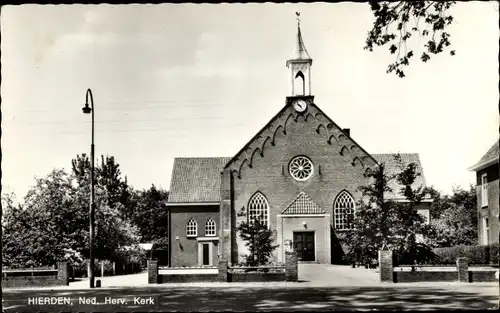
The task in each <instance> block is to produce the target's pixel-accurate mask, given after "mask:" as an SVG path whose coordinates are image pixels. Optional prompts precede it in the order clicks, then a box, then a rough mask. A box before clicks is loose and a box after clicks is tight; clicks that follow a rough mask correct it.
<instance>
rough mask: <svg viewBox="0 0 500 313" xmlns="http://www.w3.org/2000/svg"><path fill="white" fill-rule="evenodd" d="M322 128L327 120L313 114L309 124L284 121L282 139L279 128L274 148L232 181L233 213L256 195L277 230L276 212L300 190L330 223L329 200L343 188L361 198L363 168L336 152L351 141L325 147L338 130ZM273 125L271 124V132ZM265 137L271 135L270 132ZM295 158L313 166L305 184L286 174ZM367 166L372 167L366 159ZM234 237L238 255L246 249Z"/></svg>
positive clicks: (268, 148)
mask: <svg viewBox="0 0 500 313" xmlns="http://www.w3.org/2000/svg"><path fill="white" fill-rule="evenodd" d="M291 112H292V109H291V108H289V109H287V110H286V111H285V112H284V116H286V115H287V114H289V113H291ZM313 114H314V112H313ZM320 124H325V126H326V124H327V122H326V121H324V120H318V119H316V118H314V117H312V115H309V116H308V119H307V121H305V119H304V117H299V118H298V120H297V122H296V121H295V120H294V119H293V118H291V119H290V120H289V121H288V122H287V123H286V135H285V134H283V132H282V130H278V132H277V133H276V137H275V145H274V146H272V145H271V144H269V142H267V143H266V144H265V145H264V148H263V149H262V155H263V156H261V155H260V153H259V152H258V151H257V152H256V153H255V156H254V157H253V158H252V161H251V163H252V167H251V168H250V167H249V166H248V165H247V164H243V166H242V167H241V171H240V175H241V178H238V177H235V178H234V207H233V209H234V210H235V212H236V213H237V212H239V210H240V209H241V208H242V207H245V208H247V206H248V202H249V200H250V198H251V197H252V196H253V195H254V194H255V193H256V192H257V191H260V192H262V193H263V194H264V196H265V197H266V198H267V200H268V202H269V205H270V222H271V229H273V230H276V215H277V214H280V213H281V211H282V210H283V209H285V208H286V206H287V205H288V204H289V203H290V202H291V201H292V200H293V199H294V198H295V197H296V196H297V194H298V193H299V192H300V191H304V192H305V193H307V194H308V195H309V196H310V197H311V198H312V199H313V200H314V201H315V202H316V203H317V204H318V205H320V206H321V207H322V208H324V209H325V210H326V213H327V214H330V216H331V219H332V222H333V202H334V200H335V197H336V196H337V195H338V194H339V193H340V192H341V191H342V190H344V189H345V190H347V191H348V192H349V193H351V194H352V195H353V196H354V197H355V200H357V199H359V197H360V196H361V194H360V192H359V191H357V187H358V186H359V185H360V184H364V183H365V182H366V178H364V176H363V174H364V172H365V168H364V167H362V166H361V165H359V164H357V165H355V166H353V165H352V161H353V156H352V155H351V153H349V152H348V153H346V154H345V155H341V154H340V153H339V152H340V151H341V149H342V147H343V146H347V147H349V148H351V147H352V146H354V143H353V142H352V141H351V140H350V139H349V138H344V139H342V140H340V141H339V142H337V140H335V139H332V140H331V144H329V143H328V137H329V135H327V133H335V134H336V135H337V136H339V135H340V134H341V131H340V130H336V129H335V127H334V126H332V128H331V129H328V131H327V130H326V128H325V127H323V128H322V129H321V130H320V133H319V134H318V133H317V131H316V129H317V128H318V125H320ZM276 127H277V126H276V125H275V127H274V128H272V129H273V130H274V129H276ZM269 133H270V134H271V135H272V134H273V132H269ZM264 137H265V136H264ZM252 148H255V147H252ZM259 149H260V148H259ZM250 150H251V149H250ZM356 150H357V151H356ZM352 153H353V154H355V155H361V154H362V152H361V150H360V149H358V148H355V149H353V152H352ZM297 155H306V156H307V157H309V158H310V159H311V161H312V162H313V165H314V174H313V176H312V177H311V178H310V179H308V180H307V181H305V182H298V181H296V180H294V179H293V178H292V177H291V175H290V174H289V171H288V165H289V162H290V161H291V159H292V158H293V157H295V156H297ZM365 162H366V163H368V164H369V165H372V164H371V163H372V161H371V160H369V159H366V160H365ZM320 167H321V174H320ZM235 176H237V175H235ZM235 212H233V214H234V213H235ZM244 219H245V217H240V218H236V222H237V223H238V222H241V221H242V220H244ZM236 237H237V238H236V245H237V247H234V248H235V249H237V250H238V251H240V250H241V249H242V247H244V242H242V241H241V239H240V238H239V236H236ZM239 254H240V253H238V255H239Z"/></svg>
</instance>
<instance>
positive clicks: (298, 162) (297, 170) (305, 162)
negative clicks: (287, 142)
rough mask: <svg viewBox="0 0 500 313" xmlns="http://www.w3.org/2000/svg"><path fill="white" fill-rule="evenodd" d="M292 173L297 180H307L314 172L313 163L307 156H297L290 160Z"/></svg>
mask: <svg viewBox="0 0 500 313" xmlns="http://www.w3.org/2000/svg"><path fill="white" fill-rule="evenodd" d="M289 170H290V175H292V177H293V178H295V179H296V180H306V179H308V178H309V177H311V175H312V173H313V164H312V162H311V160H309V158H307V157H305V156H297V157H295V158H293V159H292V161H290V166H289Z"/></svg>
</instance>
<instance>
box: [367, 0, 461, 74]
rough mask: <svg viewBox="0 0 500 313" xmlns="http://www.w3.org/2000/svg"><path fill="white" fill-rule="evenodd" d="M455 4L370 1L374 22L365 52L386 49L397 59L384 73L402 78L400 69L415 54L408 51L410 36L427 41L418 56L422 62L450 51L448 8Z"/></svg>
mask: <svg viewBox="0 0 500 313" xmlns="http://www.w3.org/2000/svg"><path fill="white" fill-rule="evenodd" d="M454 4H455V1H394V2H392V1H370V7H371V10H372V13H373V15H374V17H375V21H374V23H373V28H372V29H371V30H370V31H369V32H368V36H367V38H366V43H365V47H364V49H366V50H369V51H373V49H374V48H375V47H377V46H388V47H389V52H390V53H391V54H393V55H395V56H396V59H395V61H394V62H393V63H391V64H389V66H388V68H387V73H391V72H394V73H395V74H396V75H398V76H399V77H405V73H404V70H403V68H404V67H405V66H408V65H409V64H410V59H411V58H412V57H413V56H414V55H415V54H416V53H417V51H414V50H413V49H409V48H408V42H409V40H410V38H411V37H412V35H414V34H417V35H420V36H421V37H423V38H425V40H426V43H425V44H424V47H423V49H422V50H423V51H421V54H420V60H422V62H427V61H428V60H429V59H430V58H431V55H437V54H439V53H441V52H443V51H445V50H447V49H449V47H450V45H451V42H450V34H449V33H448V32H447V28H448V26H449V25H451V24H452V23H453V16H452V15H451V14H450V8H451V7H452V6H453V5H454ZM418 53H420V52H418ZM450 55H455V50H450Z"/></svg>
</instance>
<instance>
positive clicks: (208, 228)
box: [205, 218, 215, 236]
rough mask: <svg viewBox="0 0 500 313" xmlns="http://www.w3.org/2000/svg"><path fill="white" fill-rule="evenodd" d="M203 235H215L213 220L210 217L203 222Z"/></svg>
mask: <svg viewBox="0 0 500 313" xmlns="http://www.w3.org/2000/svg"><path fill="white" fill-rule="evenodd" d="M205 236H215V221H214V220H213V219H212V218H209V219H208V220H207V222H206V223H205Z"/></svg>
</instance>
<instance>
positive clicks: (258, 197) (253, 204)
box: [248, 192, 269, 227]
mask: <svg viewBox="0 0 500 313" xmlns="http://www.w3.org/2000/svg"><path fill="white" fill-rule="evenodd" d="M257 218H258V219H259V220H260V221H261V222H262V223H263V224H264V225H266V226H268V227H269V223H268V220H269V204H268V202H267V199H266V197H264V195H263V194H262V193H260V192H257V193H256V194H254V195H253V196H252V198H251V199H250V201H249V202H248V219H249V221H250V222H252V221H254V220H255V219H257Z"/></svg>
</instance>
